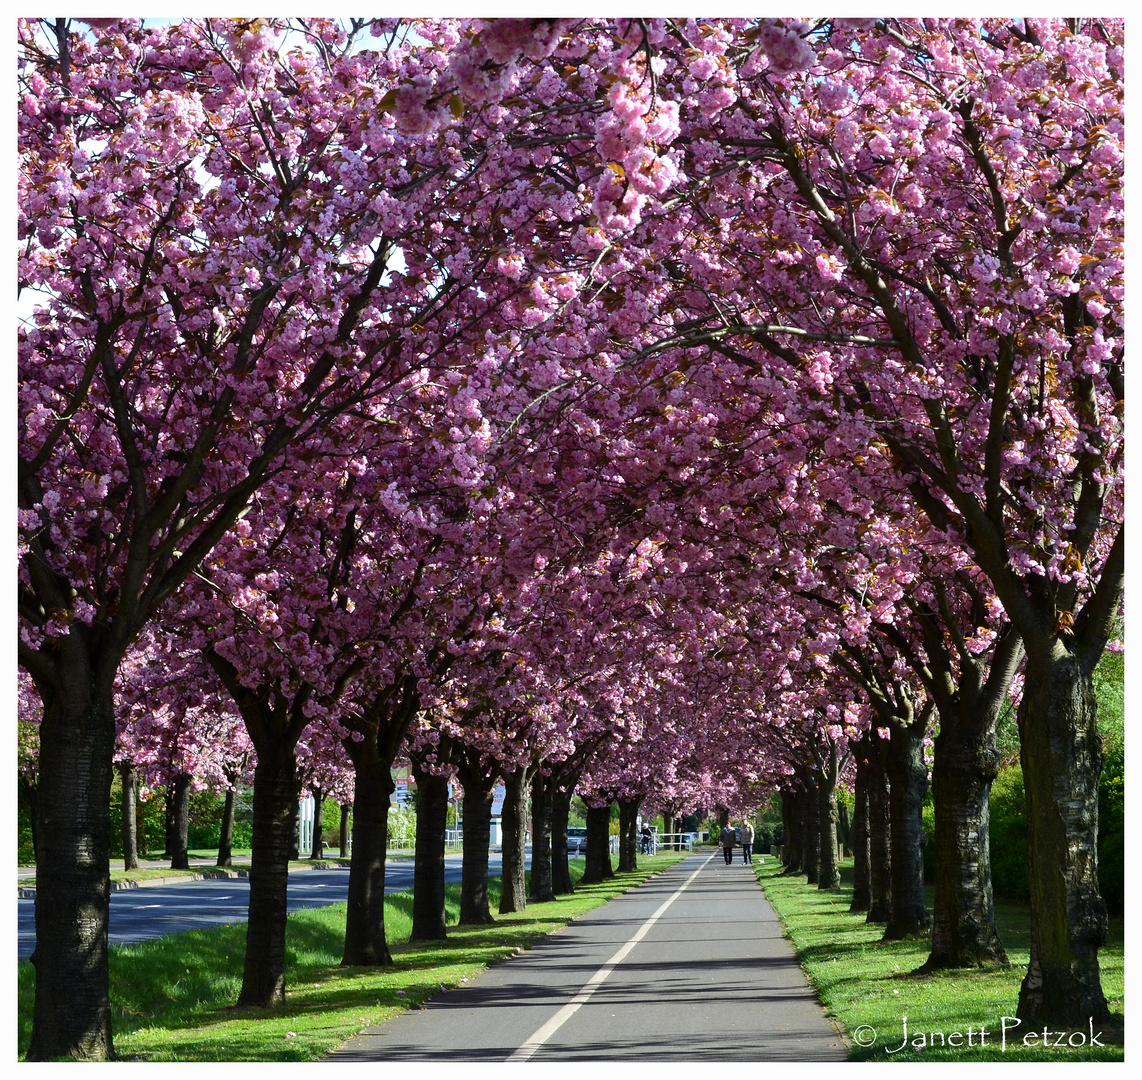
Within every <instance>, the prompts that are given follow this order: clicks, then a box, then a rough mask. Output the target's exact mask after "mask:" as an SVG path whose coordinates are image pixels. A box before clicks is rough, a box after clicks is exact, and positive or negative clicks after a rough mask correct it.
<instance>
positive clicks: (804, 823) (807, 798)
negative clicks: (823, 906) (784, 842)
mask: <svg viewBox="0 0 1142 1080" xmlns="http://www.w3.org/2000/svg"><path fill="white" fill-rule="evenodd" d="M820 807H821V804H820V802H819V801H818V796H817V785H816V783H815V782H809V783H807V784H806V787H805V790H804V792H803V793H802V798H801V814H802V817H801V837H802V840H801V872H802V873H803V874H804V875H805V881H806V882H807V883H808V884H809V885H816V884H817V877H818V874H819V873H820V870H821V814H820Z"/></svg>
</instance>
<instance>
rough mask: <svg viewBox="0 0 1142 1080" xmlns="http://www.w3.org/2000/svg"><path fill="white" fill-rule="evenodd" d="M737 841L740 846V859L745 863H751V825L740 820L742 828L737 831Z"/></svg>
mask: <svg viewBox="0 0 1142 1080" xmlns="http://www.w3.org/2000/svg"><path fill="white" fill-rule="evenodd" d="M738 839H739V840H740V841H741V845H742V858H743V859H745V861H746V862H747V863H751V862H753V825H751V824H750V823H749V822H748V821H746V820H744V819H743V820H742V827H741V828H740V829H739V830H738Z"/></svg>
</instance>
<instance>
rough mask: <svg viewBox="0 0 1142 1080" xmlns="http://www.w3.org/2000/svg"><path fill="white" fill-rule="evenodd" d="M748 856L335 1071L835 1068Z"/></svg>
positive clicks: (430, 1007)
mask: <svg viewBox="0 0 1142 1080" xmlns="http://www.w3.org/2000/svg"><path fill="white" fill-rule="evenodd" d="M847 1056H848V1052H847V1048H846V1046H845V1043H844V1041H843V1039H842V1038H841V1036H840V1035H839V1034H838V1032H837V1029H836V1028H835V1027H834V1026H833V1024H832V1022H831V1021H830V1020H829V1019H828V1018H827V1017H826V1016H825V1013H824V1011H823V1009H822V1008H821V1005H820V1003H819V1002H818V1001H817V998H816V996H815V995H814V994H813V991H812V990H811V989H810V988H809V986H808V984H807V982H806V981H805V976H804V974H803V973H802V971H801V969H800V967H799V966H798V964H797V961H796V957H795V954H794V951H793V949H792V947H791V946H790V944H789V942H788V941H786V940H785V938H784V937H783V936H782V933H781V925H780V923H779V921H778V919H777V916H776V914H775V913H774V911H773V909H772V908H771V907H770V905H769V903H768V901H767V900H766V899H765V896H764V894H763V893H762V891H761V887H760V886H759V885H758V883H757V879H756V878H755V876H754V872H753V868H752V867H750V866H745V865H743V864H742V862H741V859H740V856H738V857H737V858H736V859H735V861H734V863H733V864H732V865H730V866H726V865H725V864H724V863H723V861H722V858H721V855H720V854H719V855H716V856H711V855H707V854H706V853H701V854H695V855H692V856H690V857H689V858H687V859H684V860H683V861H682V862H680V863H678V864H677V865H676V866H674V867H671V868H670V869H669V870H666V871H664V872H663V873H661V874H658V875H657V876H655V877H653V878H651V879H650V880H649V881H648V882H646V883H645V884H643V885H642V886H640V887H639V888H637V889H634V890H632V891H631V892H629V893H627V894H625V895H623V896H620V897H617V898H616V899H614V900H612V901H611V902H610V903H608V904H605V905H604V906H602V907H600V908H596V909H595V910H593V911H591V912H588V913H587V914H586V915H584V916H582V917H581V918H579V919H577V920H575V921H574V922H572V923H571V924H569V925H568V926H566V927H565V928H563V929H562V930H560V931H558V932H556V933H553V934H551V935H549V936H547V937H545V938H543V939H541V940H540V941H539V942H538V943H537V944H536V945H535V946H534V947H533V948H531V949H530V950H528V951H527V952H524V953H521V954H519V955H517V956H515V957H513V958H511V959H509V960H506V961H503V962H502V963H499V964H496V965H494V966H493V967H491V968H489V969H488V970H487V971H486V972H484V973H483V974H482V975H481V976H480V977H479V978H478V979H476V980H474V981H473V982H472V983H471V984H470V985H469V986H467V987H464V988H462V989H458V990H451V991H449V992H448V993H446V994H439V995H437V996H436V997H434V998H431V999H429V1000H428V1001H427V1002H426V1003H425V1005H424V1006H423V1007H422V1008H421V1009H418V1010H413V1011H410V1012H407V1013H404V1014H402V1015H401V1016H399V1017H396V1018H395V1019H393V1020H391V1021H389V1022H387V1023H385V1024H381V1025H379V1026H378V1027H375V1028H371V1029H369V1030H368V1031H365V1032H363V1033H362V1034H361V1035H359V1036H357V1037H356V1038H355V1039H353V1040H351V1041H350V1042H349V1043H347V1044H346V1046H345V1047H343V1048H342V1049H341V1050H340V1051H338V1052H336V1053H334V1054H333V1055H331V1057H330V1060H332V1061H393V1060H408V1061H413V1060H433V1059H434V1060H454V1061H455V1060H484V1061H505V1060H516V1061H519V1060H530V1059H534V1060H536V1061H544V1060H546V1061H570V1060H584V1059H599V1060H611V1061H621V1060H663V1061H680V1060H695V1061H697V1060H700V1061H713V1060H718V1061H841V1060H844V1059H845V1058H847Z"/></svg>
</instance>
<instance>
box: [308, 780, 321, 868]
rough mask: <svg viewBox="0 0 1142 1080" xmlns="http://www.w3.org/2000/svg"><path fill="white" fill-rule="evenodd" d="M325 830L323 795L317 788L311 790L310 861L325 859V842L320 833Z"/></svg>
mask: <svg viewBox="0 0 1142 1080" xmlns="http://www.w3.org/2000/svg"><path fill="white" fill-rule="evenodd" d="M324 828H325V793H324V792H323V791H322V790H321V788H319V787H315V788H314V789H313V846H312V847H311V848H310V851H309V857H310V858H311V859H324V858H325V841H324V840H323V839H322V837H321V832H322V830H323V829H324Z"/></svg>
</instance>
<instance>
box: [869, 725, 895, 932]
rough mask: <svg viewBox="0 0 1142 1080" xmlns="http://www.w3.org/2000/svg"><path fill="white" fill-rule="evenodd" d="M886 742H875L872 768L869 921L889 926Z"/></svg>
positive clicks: (889, 873) (871, 757)
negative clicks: (887, 923)
mask: <svg viewBox="0 0 1142 1080" xmlns="http://www.w3.org/2000/svg"><path fill="white" fill-rule="evenodd" d="M885 753H886V751H885V747H884V740H883V739H879V738H877V739H874V740H873V746H872V753H871V755H870V757H869V768H868V883H869V897H868V918H867V919H866V920H865V921H866V922H870V923H886V922H888V918H889V916H890V915H891V913H892V817H891V814H890V813H889V806H888V804H889V783H888V771H887V770H886V768H885V765H884V754H885Z"/></svg>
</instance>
